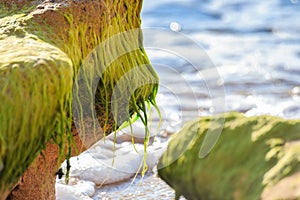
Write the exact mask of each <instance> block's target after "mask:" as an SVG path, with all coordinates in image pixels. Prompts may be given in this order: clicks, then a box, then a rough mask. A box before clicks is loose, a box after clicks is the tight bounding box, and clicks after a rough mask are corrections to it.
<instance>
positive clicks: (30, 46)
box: [0, 2, 158, 192]
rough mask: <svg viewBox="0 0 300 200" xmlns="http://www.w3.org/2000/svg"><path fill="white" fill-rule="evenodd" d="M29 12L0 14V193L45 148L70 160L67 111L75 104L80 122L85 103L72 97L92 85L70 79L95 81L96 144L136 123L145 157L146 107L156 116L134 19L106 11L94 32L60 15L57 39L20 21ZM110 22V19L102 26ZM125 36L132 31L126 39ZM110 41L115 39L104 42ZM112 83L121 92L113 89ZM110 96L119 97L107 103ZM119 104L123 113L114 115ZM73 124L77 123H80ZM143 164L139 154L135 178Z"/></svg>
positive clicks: (154, 84)
mask: <svg viewBox="0 0 300 200" xmlns="http://www.w3.org/2000/svg"><path fill="white" fill-rule="evenodd" d="M109 3H110V2H106V4H107V5H109ZM113 5H118V4H113ZM127 6H128V7H129V6H135V7H133V9H132V11H133V12H136V13H139V12H140V9H141V2H140V3H136V4H133V5H127ZM31 10H32V8H25V9H24V10H23V11H20V10H13V9H6V10H5V8H4V7H1V11H3V12H1V17H2V18H1V19H0V85H1V87H0V101H1V107H0V172H1V173H0V180H1V181H0V192H2V191H6V190H10V189H11V187H12V186H13V185H14V184H15V183H16V182H17V180H18V178H19V177H20V176H21V175H22V174H23V172H24V171H25V170H26V169H27V168H28V166H29V165H30V164H31V163H32V161H33V160H34V159H35V158H36V157H37V155H38V154H39V153H40V151H41V150H42V149H43V148H45V145H46V143H47V142H49V141H53V142H54V143H56V144H57V145H58V147H59V150H60V153H59V154H60V155H59V158H60V159H61V158H64V157H65V158H66V159H67V160H68V159H69V158H70V156H71V148H72V145H73V138H72V133H71V123H72V120H73V118H72V114H73V112H72V105H71V104H72V103H74V102H76V103H77V105H79V110H77V111H78V113H79V116H82V117H85V116H84V112H85V111H84V107H83V106H82V105H84V103H85V102H84V101H85V100H84V99H82V98H79V96H78V93H76V92H75V93H74V91H76V90H78V87H83V88H84V87H90V86H91V83H90V82H89V81H90V80H91V79H92V77H90V76H84V77H85V78H84V79H81V78H82V76H80V75H78V74H80V73H81V74H84V75H86V74H88V73H89V72H90V71H91V69H92V70H95V71H93V72H94V75H97V76H99V78H100V80H99V83H98V84H97V85H96V88H94V89H95V91H96V93H90V95H91V94H95V96H88V98H91V99H93V100H94V103H95V105H94V107H93V108H92V112H94V111H96V113H93V114H94V116H95V118H96V121H98V123H99V124H100V126H101V127H102V128H103V136H105V135H106V134H107V133H110V132H114V131H116V130H117V129H118V128H119V127H124V125H126V124H127V125H128V124H131V120H132V117H133V118H136V116H137V117H140V118H141V119H142V121H143V123H144V124H145V131H146V136H145V152H146V148H147V143H148V141H149V130H148V128H147V127H148V123H149V122H148V116H147V114H146V106H147V105H148V104H152V105H154V107H155V108H157V106H156V102H155V96H156V93H157V90H158V76H157V74H156V72H155V71H154V69H153V68H152V66H151V64H150V62H149V60H148V58H147V56H146V53H145V50H144V49H143V43H142V33H141V31H140V30H138V29H137V28H139V27H140V23H141V22H140V19H139V15H138V16H136V13H132V12H129V13H127V18H128V19H130V18H136V19H137V20H132V23H129V22H128V23H124V21H123V19H122V18H124V16H121V15H119V14H118V12H117V11H116V10H115V9H108V10H109V13H104V15H103V19H104V20H105V21H107V23H108V24H110V25H109V26H106V25H107V24H103V25H102V28H101V30H95V29H93V28H91V27H87V25H86V24H85V23H82V22H78V21H76V22H75V21H74V20H73V16H72V14H67V13H61V14H62V15H63V16H64V17H65V19H66V21H67V23H68V24H69V30H68V31H67V37H65V36H63V35H62V34H61V33H55V31H54V30H53V29H52V27H49V26H48V24H47V22H45V23H39V21H38V20H36V19H35V18H34V16H33V15H31V14H28V13H29V12H30V11H31ZM129 10H130V9H129ZM4 11H5V12H4ZM4 13H5V14H4ZM112 14H113V15H115V17H113V18H109V16H111V15H112ZM125 17H126V16H125ZM120 24H122V25H120ZM131 29H137V30H136V31H133V32H131V34H126V32H127V31H129V32H130V30H131ZM63 32H65V30H62V33H63ZM123 32H125V34H122V33H123ZM120 33H121V34H120ZM113 36H115V37H114V38H115V39H113V40H112V39H110V38H111V37H113ZM119 36H120V37H119ZM107 40H108V41H110V42H109V43H107V42H106V41H107ZM105 42H106V43H105ZM103 43H105V44H106V47H108V48H109V49H110V52H109V53H105V51H103V50H102V51H97V50H93V48H95V47H97V46H99V45H100V46H101V44H103ZM89 55H92V56H93V57H94V58H95V59H94V65H93V66H91V67H90V68H83V70H81V72H80V69H82V66H85V64H86V63H87V62H88V61H87V60H86V58H87V57H89ZM112 55H114V56H113V57H112ZM112 58H113V59H112ZM95 66H97V67H96V68H95ZM86 69H87V70H86ZM78 80H83V82H80V83H79V82H78ZM120 80H121V83H122V84H118V83H119V81H120ZM73 83H75V84H74V85H73ZM116 88H117V90H118V91H126V92H124V93H122V92H121V93H115V94H118V95H114V90H115V89H116ZM72 92H73V94H72ZM120 94H121V95H120ZM123 94H124V95H123ZM128 94H129V95H128ZM112 99H113V100H116V101H112ZM120 99H121V102H123V105H124V102H125V104H126V105H127V108H128V109H127V110H126V109H125V110H124V109H120V105H119V104H118V102H120ZM126 101H127V103H126ZM73 111H74V110H73ZM77 111H76V110H75V112H77ZM79 121H81V123H84V122H85V121H84V118H80V119H79ZM93 123H95V121H94V122H93ZM122 124H123V125H122ZM82 127H84V126H82ZM82 127H81V126H79V127H77V128H79V129H81V128H82ZM83 133H84V134H85V133H86V132H83ZM94 133H95V132H94ZM82 137H83V138H84V135H83V136H82ZM101 137H102V136H101ZM95 138H97V139H99V137H95ZM65 150H67V152H66V151H65ZM145 161H146V153H145V155H144V169H143V173H145V171H146V170H147V166H146V164H145ZM67 168H68V169H69V168H70V166H68V167H67ZM67 177H68V176H67Z"/></svg>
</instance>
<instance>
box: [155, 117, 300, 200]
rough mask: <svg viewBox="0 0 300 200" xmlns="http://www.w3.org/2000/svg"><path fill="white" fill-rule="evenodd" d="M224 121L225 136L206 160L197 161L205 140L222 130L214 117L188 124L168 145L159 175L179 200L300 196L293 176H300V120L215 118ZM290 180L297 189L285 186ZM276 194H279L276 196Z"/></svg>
mask: <svg viewBox="0 0 300 200" xmlns="http://www.w3.org/2000/svg"><path fill="white" fill-rule="evenodd" d="M223 117H224V119H225V123H224V126H223V130H222V134H221V136H220V138H219V140H218V141H217V144H216V145H215V147H214V148H213V150H212V151H211V152H210V153H209V154H208V155H207V156H206V157H205V158H203V159H200V158H199V151H200V148H201V146H202V143H203V139H204V137H205V135H206V134H207V131H208V130H212V129H214V127H215V126H218V125H214V124H212V123H211V122H212V118H210V117H203V118H200V119H197V120H194V121H192V122H189V123H188V124H186V125H185V126H184V127H183V129H182V130H181V131H179V132H178V133H177V134H175V135H174V136H173V137H172V139H171V141H170V142H169V145H168V149H167V151H166V152H165V153H164V154H163V156H162V158H161V159H160V161H159V164H158V169H159V170H158V174H159V176H160V177H161V178H162V179H163V180H165V181H166V182H167V183H168V184H169V185H170V186H171V187H172V188H174V189H175V191H176V196H177V199H178V198H179V197H180V195H183V196H184V197H185V198H187V199H236V200H239V199H243V200H244V199H245V200H247V199H249V200H252V199H268V200H269V199H272V200H275V199H278V198H280V199H290V198H291V197H293V196H294V197H295V196H296V198H299V197H300V196H299V192H298V191H297V190H298V188H299V182H297V181H295V180H296V179H295V178H291V177H298V176H299V175H298V174H299V171H300V161H299V160H300V159H299V158H300V142H299V141H300V134H299V132H300V121H299V120H285V119H281V118H278V117H271V116H255V117H245V116H243V115H242V114H238V113H230V114H226V115H224V116H222V115H219V116H217V117H215V118H214V119H218V118H219V119H220V118H223ZM220 125H222V124H220ZM287 179H289V180H287ZM291 180H293V181H291ZM288 181H290V182H289V183H290V184H291V185H294V186H295V187H288V186H287V185H285V187H282V185H283V183H287V182H288ZM296 186H297V187H296ZM279 188H280V190H279ZM275 190H278V191H280V194H278V193H277V195H278V196H276V195H274V194H276V193H274V191H275ZM272 195H273V196H272ZM294 197H293V198H294Z"/></svg>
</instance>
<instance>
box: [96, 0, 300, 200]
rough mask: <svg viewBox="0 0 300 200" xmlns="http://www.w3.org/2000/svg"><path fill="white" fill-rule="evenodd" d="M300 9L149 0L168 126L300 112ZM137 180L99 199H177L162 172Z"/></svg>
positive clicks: (150, 42) (145, 20)
mask: <svg viewBox="0 0 300 200" xmlns="http://www.w3.org/2000/svg"><path fill="white" fill-rule="evenodd" d="M299 11H300V2H298V1H297V0H293V1H284V0H265V1H261V0H252V1H245V0H244V1H241V0H202V1H199V0H198V1H196V0H184V1H183V0H182V1H180V0H160V1H151V0H145V1H144V4H143V11H142V26H143V28H149V27H151V28H152V29H150V30H151V31H152V32H151V31H150V32H149V31H148V32H147V31H145V33H148V34H145V36H144V42H145V47H146V49H147V54H148V56H149V58H150V60H151V61H152V63H153V66H154V67H155V68H156V70H157V72H158V74H159V76H160V79H161V80H160V83H161V88H160V91H159V94H158V96H157V103H158V105H159V107H160V108H161V110H162V113H163V129H164V131H165V132H174V131H176V130H178V129H179V128H180V127H181V126H182V125H183V123H184V122H185V121H187V120H189V119H192V118H194V117H197V116H203V115H212V114H215V113H218V112H224V111H239V112H243V113H245V115H247V116H252V115H261V114H271V115H276V116H281V117H285V118H300V34H299V33H300V12H299ZM159 30H161V31H159ZM162 44H163V45H162ZM195 44H196V45H199V46H198V47H195ZM191 61H192V62H191ZM137 180H138V181H139V180H140V178H138V179H137ZM130 183H131V180H130V181H128V182H126V183H123V184H121V185H115V186H106V187H104V188H101V189H99V190H98V192H97V194H96V195H95V198H94V199H173V198H174V192H173V190H172V189H170V188H169V187H168V186H167V185H166V184H165V183H164V182H163V181H161V180H160V179H159V178H157V177H156V175H155V174H149V175H147V176H146V177H145V178H144V181H143V183H142V184H141V185H139V186H138V182H136V183H134V184H133V185H132V186H131V188H130V189H127V190H125V188H127V187H128V186H129V185H130Z"/></svg>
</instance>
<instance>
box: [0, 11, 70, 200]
mask: <svg viewBox="0 0 300 200" xmlns="http://www.w3.org/2000/svg"><path fill="white" fill-rule="evenodd" d="M19 20H20V21H19ZM22 20H23V19H21V18H18V17H13V18H11V17H6V18H2V19H0V26H1V31H0V86H1V89H0V91H1V92H0V99H1V100H0V101H1V106H0V113H1V114H0V142H1V143H0V149H1V151H0V162H2V164H3V167H2V169H1V173H0V180H1V181H0V191H1V197H2V198H4V197H3V196H4V195H2V193H3V194H5V193H7V190H9V188H11V187H12V186H13V185H14V184H15V183H16V182H17V181H18V178H19V177H20V175H21V174H22V173H24V171H25V170H26V169H27V168H28V167H29V165H30V164H31V162H33V160H34V159H35V157H36V156H37V155H38V153H39V151H41V149H42V148H43V147H44V146H45V144H46V141H48V140H49V139H50V137H51V134H53V131H57V133H59V130H58V129H57V128H58V127H57V128H56V125H55V124H56V123H57V122H58V121H59V120H58V119H59V118H64V115H66V111H64V109H63V108H64V106H65V101H64V99H66V98H67V95H68V93H69V90H71V88H72V78H73V67H72V62H71V60H70V59H69V58H68V57H67V55H66V54H65V53H63V52H62V51H61V50H60V49H58V48H57V47H54V46H52V45H50V44H48V43H45V42H43V41H42V40H40V39H39V38H38V37H36V36H35V35H32V34H28V33H26V32H25V31H24V30H23V29H22V26H20V25H19V24H21V23H23V21H22ZM57 156H58V155H57ZM35 187H36V186H35Z"/></svg>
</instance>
